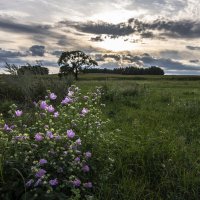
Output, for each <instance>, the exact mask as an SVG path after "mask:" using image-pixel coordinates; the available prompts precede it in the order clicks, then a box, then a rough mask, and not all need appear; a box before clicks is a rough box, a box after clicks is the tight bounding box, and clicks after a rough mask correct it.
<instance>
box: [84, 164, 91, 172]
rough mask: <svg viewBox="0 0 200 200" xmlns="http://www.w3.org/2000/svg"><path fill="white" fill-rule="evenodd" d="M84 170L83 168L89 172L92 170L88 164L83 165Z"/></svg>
mask: <svg viewBox="0 0 200 200" xmlns="http://www.w3.org/2000/svg"><path fill="white" fill-rule="evenodd" d="M82 170H83V172H89V171H90V168H89V166H88V165H84V166H83V167H82Z"/></svg>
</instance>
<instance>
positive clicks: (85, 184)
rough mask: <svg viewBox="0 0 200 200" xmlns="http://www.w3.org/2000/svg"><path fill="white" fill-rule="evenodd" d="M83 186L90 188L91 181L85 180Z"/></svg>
mask: <svg viewBox="0 0 200 200" xmlns="http://www.w3.org/2000/svg"><path fill="white" fill-rule="evenodd" d="M83 187H85V188H92V187H93V186H92V183H91V182H87V183H84V184H83Z"/></svg>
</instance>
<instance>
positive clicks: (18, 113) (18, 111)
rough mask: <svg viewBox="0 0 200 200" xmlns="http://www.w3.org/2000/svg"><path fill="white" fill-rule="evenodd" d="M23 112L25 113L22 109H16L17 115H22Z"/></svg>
mask: <svg viewBox="0 0 200 200" xmlns="http://www.w3.org/2000/svg"><path fill="white" fill-rule="evenodd" d="M22 114H23V112H22V110H16V111H15V115H16V116H17V117H20V116H21V115H22Z"/></svg>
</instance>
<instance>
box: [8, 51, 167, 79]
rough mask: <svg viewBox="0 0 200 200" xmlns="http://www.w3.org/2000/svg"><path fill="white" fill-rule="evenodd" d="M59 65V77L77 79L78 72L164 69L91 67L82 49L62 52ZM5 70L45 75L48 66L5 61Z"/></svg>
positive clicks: (148, 72)
mask: <svg viewBox="0 0 200 200" xmlns="http://www.w3.org/2000/svg"><path fill="white" fill-rule="evenodd" d="M58 65H59V66H60V72H59V74H58V75H59V77H62V76H67V75H70V74H71V75H73V76H74V77H75V79H76V80H77V79H78V74H79V73H80V72H83V73H110V74H126V75H164V71H163V70H162V69H161V68H159V67H155V66H152V67H149V68H138V67H126V68H115V69H113V70H111V69H106V68H105V69H100V68H91V67H94V66H97V65H98V63H97V62H96V61H95V60H93V59H92V58H91V57H90V56H88V55H86V54H85V53H84V52H82V51H68V52H63V53H62V54H61V55H60V58H59V60H58ZM6 69H7V70H6V71H7V72H9V73H10V74H13V75H26V74H32V75H46V74H48V73H49V70H48V68H46V67H42V66H41V65H39V64H37V65H33V66H32V65H30V64H27V65H25V66H20V67H17V66H16V65H10V64H8V63H6Z"/></svg>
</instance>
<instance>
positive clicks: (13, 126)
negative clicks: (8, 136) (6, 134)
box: [10, 125, 26, 129]
mask: <svg viewBox="0 0 200 200" xmlns="http://www.w3.org/2000/svg"><path fill="white" fill-rule="evenodd" d="M10 128H11V129H13V128H15V125H12V126H10ZM25 128H26V127H25Z"/></svg>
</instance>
